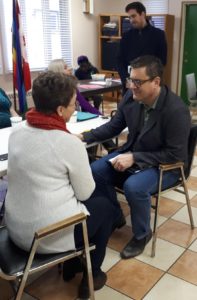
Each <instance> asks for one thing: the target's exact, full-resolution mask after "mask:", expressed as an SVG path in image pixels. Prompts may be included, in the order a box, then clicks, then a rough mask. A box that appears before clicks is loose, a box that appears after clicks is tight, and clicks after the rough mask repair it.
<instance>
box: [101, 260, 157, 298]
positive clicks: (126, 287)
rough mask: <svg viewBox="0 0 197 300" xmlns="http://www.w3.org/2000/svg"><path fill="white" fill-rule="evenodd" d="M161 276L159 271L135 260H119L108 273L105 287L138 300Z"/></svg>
mask: <svg viewBox="0 0 197 300" xmlns="http://www.w3.org/2000/svg"><path fill="white" fill-rule="evenodd" d="M162 275H163V272H162V271H161V270H158V269H156V268H154V267H151V266H149V265H147V264H144V263H142V262H140V261H137V260H136V259H129V260H121V261H120V262H119V263H118V264H116V265H115V267H113V268H112V269H111V270H110V271H109V272H108V280H107V283H106V285H107V286H109V287H111V288H113V289H115V290H116V291H118V292H120V293H123V294H124V295H127V296H128V297H131V298H134V299H135V300H138V299H142V297H143V296H144V295H145V294H146V293H147V292H148V291H149V290H150V289H151V288H152V287H153V286H154V285H155V283H156V282H157V281H158V280H159V279H160V278H161V276H162Z"/></svg>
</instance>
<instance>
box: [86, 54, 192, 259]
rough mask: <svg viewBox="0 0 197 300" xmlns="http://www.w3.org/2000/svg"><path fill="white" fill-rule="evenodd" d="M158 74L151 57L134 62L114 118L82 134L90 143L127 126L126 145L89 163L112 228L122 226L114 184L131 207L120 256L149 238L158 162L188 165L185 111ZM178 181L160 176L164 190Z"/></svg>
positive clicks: (133, 251)
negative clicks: (108, 204) (110, 206)
mask: <svg viewBox="0 0 197 300" xmlns="http://www.w3.org/2000/svg"><path fill="white" fill-rule="evenodd" d="M162 74H163V65H162V63H161V61H160V60H159V59H158V58H156V57H154V56H149V55H146V56H142V57H139V58H137V59H135V60H133V61H132V62H131V73H130V77H129V78H128V84H129V90H128V91H127V93H126V94H125V96H124V98H123V100H122V101H121V103H120V105H119V107H118V110H117V113H116V114H115V116H114V117H113V118H112V120H111V121H109V122H108V123H107V124H105V125H102V126H101V127H99V128H96V129H93V130H91V131H90V132H85V133H84V134H83V136H81V138H82V139H83V140H84V141H86V142H87V143H91V142H93V141H101V140H105V139H108V138H112V137H114V136H117V135H118V134H119V133H120V132H121V131H122V130H123V129H125V128H126V127H128V131H129V134H128V139H127V142H126V143H125V144H124V145H123V146H122V147H121V148H120V149H119V150H117V151H115V152H113V153H111V154H109V155H107V156H105V157H103V158H101V159H100V160H98V161H96V162H94V163H93V164H92V172H93V175H94V179H95V181H96V184H97V186H98V188H99V191H100V193H103V194H104V195H105V196H106V195H107V196H108V197H109V198H110V199H111V201H112V202H113V203H114V205H115V206H116V207H117V223H116V224H115V227H118V228H120V227H121V226H122V225H124V224H125V222H124V218H123V215H122V213H121V210H120V205H119V203H118V201H117V197H116V192H115V188H114V186H117V185H121V186H122V188H123V190H124V193H125V196H126V199H127V201H128V204H129V206H130V208H131V224H132V231H133V234H134V236H133V237H132V238H131V240H130V241H129V243H128V244H127V245H126V246H125V248H124V249H123V251H122V252H121V257H122V258H130V257H134V256H136V255H139V254H140V253H141V252H143V250H144V247H145V245H146V244H147V243H148V241H149V240H150V239H151V237H152V231H151V228H150V209H151V195H152V194H154V193H155V192H156V191H157V189H158V181H159V170H158V166H159V164H161V163H162V164H165V163H166V164H168V163H175V162H177V161H184V162H185V166H186V165H187V144H188V137H189V132H190V123H191V120H190V114H189V110H188V108H187V107H186V106H185V104H184V103H183V101H182V100H181V98H180V97H178V96H177V95H175V94H174V93H173V92H172V91H170V90H169V89H168V88H167V87H166V86H164V85H162ZM178 178H179V173H177V172H176V171H168V172H165V173H164V177H163V188H167V187H168V186H170V185H172V184H174V183H175V182H176V181H177V180H178ZM118 212H119V215H118Z"/></svg>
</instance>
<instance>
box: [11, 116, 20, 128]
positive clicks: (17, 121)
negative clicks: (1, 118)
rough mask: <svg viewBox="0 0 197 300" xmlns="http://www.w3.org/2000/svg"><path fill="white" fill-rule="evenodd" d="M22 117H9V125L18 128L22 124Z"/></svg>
mask: <svg viewBox="0 0 197 300" xmlns="http://www.w3.org/2000/svg"><path fill="white" fill-rule="evenodd" d="M22 120H23V119H22V117H19V116H16V117H11V118H10V121H11V125H12V127H15V126H18V125H19V124H20V123H21V122H22Z"/></svg>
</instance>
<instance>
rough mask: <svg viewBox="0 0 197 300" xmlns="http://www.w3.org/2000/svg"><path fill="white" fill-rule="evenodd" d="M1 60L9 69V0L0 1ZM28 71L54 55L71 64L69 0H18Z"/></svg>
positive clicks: (9, 69) (10, 7) (39, 68)
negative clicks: (0, 5)
mask: <svg viewBox="0 0 197 300" xmlns="http://www.w3.org/2000/svg"><path fill="white" fill-rule="evenodd" d="M1 3H2V7H1V11H2V37H3V41H4V43H3V47H2V48H3V59H4V61H5V71H7V72H9V71H12V33H11V26H12V0H1ZM18 3H19V6H20V12H21V18H22V25H23V32H24V36H25V40H26V48H27V56H28V61H29V65H30V69H31V71H36V70H43V69H45V68H47V66H48V64H49V62H50V61H51V60H52V59H55V58H63V59H64V60H65V61H66V63H67V64H68V65H71V64H72V45H71V24H70V0H34V1H29V0H18Z"/></svg>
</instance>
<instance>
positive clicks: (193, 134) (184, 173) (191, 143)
mask: <svg viewBox="0 0 197 300" xmlns="http://www.w3.org/2000/svg"><path fill="white" fill-rule="evenodd" d="M196 142H197V125H195V126H192V127H191V130H190V136H189V140H188V167H187V168H186V169H185V170H184V163H183V162H177V163H174V164H168V165H166V164H162V165H159V170H160V175H159V187H158V192H157V193H156V194H154V195H152V196H153V197H155V204H154V205H152V208H153V209H154V210H155V216H154V225H153V238H152V250H151V257H154V256H155V250H156V241H157V220H158V211H159V204H160V198H161V196H162V195H163V194H164V193H166V192H167V191H170V190H172V189H173V190H175V191H177V192H179V193H182V194H184V195H185V198H186V204H187V208H188V213H189V219H190V224H191V229H194V221H193V216H192V210H191V204H190V199H189V193H188V188H187V183H186V181H187V180H188V178H189V176H190V171H191V167H192V162H193V157H194V154H195V149H196ZM176 169H179V170H180V173H181V176H180V179H179V180H178V182H177V183H176V184H175V185H173V186H171V187H169V188H168V189H165V190H162V179H163V173H164V172H166V171H169V170H176ZM180 187H183V191H182V190H181V189H180ZM116 190H117V192H119V193H122V194H124V191H123V190H122V189H120V188H116Z"/></svg>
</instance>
